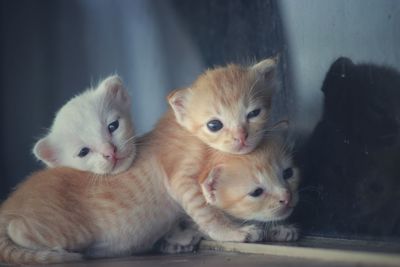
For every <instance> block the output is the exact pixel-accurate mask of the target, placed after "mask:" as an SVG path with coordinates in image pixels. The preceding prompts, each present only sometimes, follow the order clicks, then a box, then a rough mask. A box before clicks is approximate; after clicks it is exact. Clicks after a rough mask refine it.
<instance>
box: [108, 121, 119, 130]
mask: <svg viewBox="0 0 400 267" xmlns="http://www.w3.org/2000/svg"><path fill="white" fill-rule="evenodd" d="M118 126H119V122H118V120H116V121H113V122H112V123H110V124H109V125H108V131H109V132H110V133H113V132H114V131H115V130H117V129H118Z"/></svg>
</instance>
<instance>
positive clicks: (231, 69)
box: [190, 65, 270, 127]
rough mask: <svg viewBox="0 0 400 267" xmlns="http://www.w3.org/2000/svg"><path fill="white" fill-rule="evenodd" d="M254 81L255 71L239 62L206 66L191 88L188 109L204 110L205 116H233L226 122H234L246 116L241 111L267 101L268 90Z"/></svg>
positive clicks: (264, 103) (256, 106)
mask: <svg viewBox="0 0 400 267" xmlns="http://www.w3.org/2000/svg"><path fill="white" fill-rule="evenodd" d="M257 82H258V78H257V75H255V74H254V73H253V72H252V71H250V70H249V69H247V68H243V67H240V66H238V65H228V66H227V67H223V68H217V69H213V70H208V71H206V72H205V73H204V74H203V75H201V76H200V77H199V78H198V79H197V81H196V82H195V83H194V84H193V86H192V87H191V89H190V99H191V100H192V101H191V102H192V103H191V106H192V107H193V109H191V110H192V111H193V112H196V113H197V114H198V113H199V112H200V113H201V112H204V114H203V115H204V116H206V117H212V116H221V117H226V118H233V119H232V120H229V119H227V120H225V122H232V123H233V124H237V121H238V120H245V116H243V114H246V113H247V112H249V111H251V110H250V109H252V108H253V109H254V108H258V107H260V106H262V105H266V103H267V98H268V97H269V95H270V92H269V90H268V88H266V87H265V86H259V85H257ZM231 126H232V127H234V126H237V125H231Z"/></svg>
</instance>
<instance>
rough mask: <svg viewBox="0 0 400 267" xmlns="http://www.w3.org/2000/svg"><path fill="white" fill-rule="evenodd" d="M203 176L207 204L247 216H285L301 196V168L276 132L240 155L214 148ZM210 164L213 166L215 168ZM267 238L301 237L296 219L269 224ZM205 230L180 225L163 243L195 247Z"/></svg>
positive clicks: (167, 248)
mask: <svg viewBox="0 0 400 267" xmlns="http://www.w3.org/2000/svg"><path fill="white" fill-rule="evenodd" d="M208 165H209V166H206V167H205V169H204V172H203V174H202V175H200V178H199V182H200V185H201V188H202V192H203V195H204V197H205V198H206V200H207V204H208V205H210V206H214V207H217V208H219V209H220V210H222V211H224V212H225V213H226V214H229V215H230V216H232V217H234V218H235V220H236V221H238V223H240V224H243V222H246V221H255V222H257V221H258V222H277V221H282V220H284V219H286V218H287V217H288V216H289V215H290V214H291V213H292V211H293V209H294V207H295V206H296V205H297V202H298V191H297V189H298V186H299V181H300V179H299V171H298V169H297V168H296V167H294V166H293V163H292V159H291V155H290V152H289V151H288V150H287V148H286V147H285V146H284V145H283V143H282V141H281V140H280V139H279V138H276V137H272V136H270V137H268V138H266V139H265V140H264V142H263V143H262V144H261V145H260V147H259V148H257V149H256V150H255V151H254V152H252V153H250V154H248V155H246V156H242V157H237V156H235V155H227V154H226V155H224V156H223V157H220V156H219V155H216V154H214V157H211V158H210V159H209V161H208ZM210 169H211V170H210ZM264 230H265V236H264V240H267V241H292V240H296V239H297V238H298V230H297V228H296V227H294V226H293V225H285V224H282V223H280V224H277V223H274V224H266V225H265V229H264ZM202 236H204V235H202V234H201V233H199V232H198V231H197V228H196V227H193V226H191V225H190V224H189V227H185V228H182V227H181V226H179V227H175V228H174V230H173V231H172V232H171V233H169V234H167V236H166V237H165V238H164V240H163V241H162V242H161V244H160V250H161V251H163V252H168V253H176V252H187V251H192V250H193V249H194V246H195V245H196V244H197V243H198V242H199V240H200V238H201V237H202Z"/></svg>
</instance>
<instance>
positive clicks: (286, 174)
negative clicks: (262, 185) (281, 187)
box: [283, 168, 293, 180]
mask: <svg viewBox="0 0 400 267" xmlns="http://www.w3.org/2000/svg"><path fill="white" fill-rule="evenodd" d="M292 176H293V168H287V169H285V170H284V171H283V179H285V180H287V179H289V178H291V177H292Z"/></svg>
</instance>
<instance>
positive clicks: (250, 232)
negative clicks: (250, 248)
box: [241, 225, 264, 243]
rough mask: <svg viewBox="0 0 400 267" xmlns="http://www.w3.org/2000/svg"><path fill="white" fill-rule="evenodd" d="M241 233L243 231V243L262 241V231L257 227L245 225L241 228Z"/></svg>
mask: <svg viewBox="0 0 400 267" xmlns="http://www.w3.org/2000/svg"><path fill="white" fill-rule="evenodd" d="M241 230H242V231H245V233H246V237H245V239H244V242H246V243H254V242H259V241H262V240H263V239H264V229H263V228H262V227H260V226H259V225H246V226H243V227H241Z"/></svg>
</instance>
